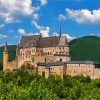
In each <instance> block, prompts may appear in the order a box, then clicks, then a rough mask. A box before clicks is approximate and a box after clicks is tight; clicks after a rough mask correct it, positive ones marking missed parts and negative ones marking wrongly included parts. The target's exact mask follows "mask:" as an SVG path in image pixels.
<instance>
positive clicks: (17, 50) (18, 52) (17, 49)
mask: <svg viewBox="0 0 100 100" xmlns="http://www.w3.org/2000/svg"><path fill="white" fill-rule="evenodd" d="M19 54H20V48H19V43H18V45H17V48H16V66H17V67H18V56H19Z"/></svg>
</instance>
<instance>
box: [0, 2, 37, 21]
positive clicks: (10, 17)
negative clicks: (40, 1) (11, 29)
mask: <svg viewBox="0 0 100 100" xmlns="http://www.w3.org/2000/svg"><path fill="white" fill-rule="evenodd" d="M38 9H39V7H33V6H32V0H0V17H1V18H2V19H4V20H5V22H6V23H12V22H13V21H14V20H15V18H16V17H17V16H30V15H32V13H33V12H35V11H36V10H38Z"/></svg>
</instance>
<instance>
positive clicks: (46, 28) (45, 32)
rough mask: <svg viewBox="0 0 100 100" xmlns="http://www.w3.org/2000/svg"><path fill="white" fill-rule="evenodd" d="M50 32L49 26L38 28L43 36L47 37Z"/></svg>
mask: <svg viewBox="0 0 100 100" xmlns="http://www.w3.org/2000/svg"><path fill="white" fill-rule="evenodd" d="M49 32H50V27H45V28H44V29H42V30H40V33H41V35H42V36H43V37H48V36H49Z"/></svg>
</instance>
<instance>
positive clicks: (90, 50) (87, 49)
mask: <svg viewBox="0 0 100 100" xmlns="http://www.w3.org/2000/svg"><path fill="white" fill-rule="evenodd" d="M69 47H70V55H71V59H72V60H100V38H99V37H95V36H86V37H82V38H78V39H74V40H72V41H71V42H70V43H69ZM3 50H4V47H0V60H2V52H3ZM8 50H9V55H10V60H13V59H14V58H15V54H16V45H10V46H8Z"/></svg>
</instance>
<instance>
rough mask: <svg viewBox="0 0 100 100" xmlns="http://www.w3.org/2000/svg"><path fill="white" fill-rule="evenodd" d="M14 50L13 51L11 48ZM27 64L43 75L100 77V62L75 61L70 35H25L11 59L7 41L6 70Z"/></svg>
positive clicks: (5, 50) (4, 66) (26, 67)
mask: <svg viewBox="0 0 100 100" xmlns="http://www.w3.org/2000/svg"><path fill="white" fill-rule="evenodd" d="M9 52H10V51H9ZM19 68H23V69H25V70H27V71H34V72H36V73H38V74H39V75H43V74H44V75H45V77H46V78H48V76H49V75H50V74H52V75H59V76H61V77H63V75H70V76H75V75H83V76H90V78H91V79H96V78H100V62H98V61H71V57H70V55H69V46H68V42H67V38H66V36H61V32H60V35H59V36H51V37H42V35H41V34H40V35H32V36H22V38H21V41H20V43H19V44H18V45H17V48H16V58H15V60H13V61H11V62H9V54H8V49H7V43H6V44H5V49H4V52H3V71H16V70H17V69H19Z"/></svg>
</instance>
